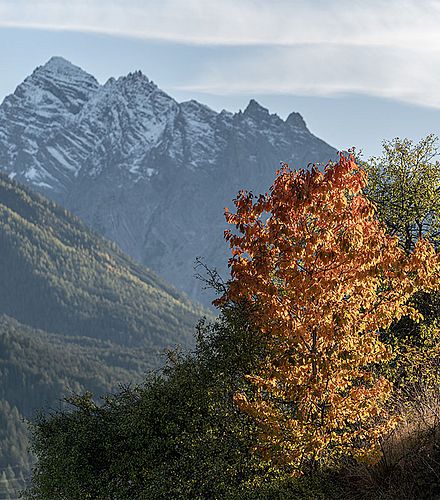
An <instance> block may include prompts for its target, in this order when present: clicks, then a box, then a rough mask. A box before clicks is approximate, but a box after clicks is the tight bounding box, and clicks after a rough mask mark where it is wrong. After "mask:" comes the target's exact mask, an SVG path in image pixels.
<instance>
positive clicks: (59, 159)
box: [0, 57, 336, 303]
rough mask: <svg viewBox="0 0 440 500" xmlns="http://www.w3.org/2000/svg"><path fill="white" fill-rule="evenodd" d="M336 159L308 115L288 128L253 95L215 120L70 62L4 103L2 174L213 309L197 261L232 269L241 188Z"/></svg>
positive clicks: (41, 73)
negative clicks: (233, 213) (230, 247)
mask: <svg viewBox="0 0 440 500" xmlns="http://www.w3.org/2000/svg"><path fill="white" fill-rule="evenodd" d="M335 153H336V152H335V150H334V149H333V148H332V147H330V146H329V145H328V144H326V143H325V142H323V141H322V140H320V139H318V138H317V137H315V136H314V135H313V134H312V133H311V132H310V131H309V130H308V128H307V126H306V124H305V122H304V120H303V118H302V117H301V115H300V114H299V113H295V112H294V113H291V114H290V115H289V117H288V118H287V120H285V121H284V120H282V119H281V118H280V117H279V116H277V115H276V114H271V113H270V112H269V111H268V110H267V109H266V108H264V107H263V106H261V105H260V104H258V103H257V102H256V101H255V100H251V101H250V102H249V105H248V106H247V108H246V109H245V110H244V111H243V112H241V111H240V112H238V113H230V112H228V111H222V112H221V113H217V112H216V111H214V110H212V109H210V108H209V107H207V106H205V105H203V104H200V103H199V102H197V101H194V100H191V101H188V102H183V103H178V102H176V101H175V100H174V99H173V98H172V97H171V96H169V95H168V94H166V93H165V92H163V91H162V90H161V89H159V88H158V87H157V86H156V85H155V84H154V83H153V82H152V81H150V80H149V79H148V78H147V77H146V76H145V75H143V74H142V73H141V72H139V71H137V72H134V73H130V74H129V75H127V76H124V77H120V78H118V79H114V78H111V79H110V80H108V81H107V82H106V83H105V84H104V85H99V83H98V82H97V81H96V80H95V78H94V77H93V76H91V75H89V74H88V73H86V72H85V71H83V70H82V69H80V68H78V67H77V66H74V65H73V64H71V63H70V62H68V61H66V60H65V59H63V58H60V57H54V58H52V59H50V61H48V62H47V63H46V64H45V65H44V66H41V67H39V68H37V69H36V70H35V71H34V72H33V73H32V75H31V76H29V77H28V78H26V79H25V81H24V82H23V83H22V84H21V85H19V86H18V87H17V89H16V91H15V92H14V94H13V95H11V96H8V97H6V99H5V100H4V101H3V103H2V104H1V106H0V169H2V170H3V171H6V172H7V173H8V174H9V175H10V176H11V177H14V178H15V179H16V180H18V181H21V182H25V183H27V184H29V185H31V186H33V187H34V188H36V189H37V190H40V191H42V192H43V193H45V194H46V195H48V196H50V197H52V198H53V199H55V200H57V201H58V202H60V203H61V204H63V205H65V206H66V207H67V208H69V209H70V210H72V211H73V212H74V213H76V214H77V215H79V216H80V217H82V218H83V219H84V220H85V221H86V222H88V223H89V224H90V225H91V226H93V227H94V228H95V229H96V230H98V231H99V232H101V233H102V234H104V235H105V236H106V237H108V238H110V239H112V240H114V241H116V242H117V243H118V244H119V245H120V246H121V247H122V248H123V249H124V250H125V251H127V252H128V253H129V254H131V255H132V256H133V257H135V258H136V259H138V260H140V261H142V262H143V263H144V264H146V265H147V266H149V267H151V268H152V269H154V270H155V271H157V272H158V273H159V274H161V275H163V276H164V277H165V278H166V279H168V280H169V281H170V282H172V283H174V284H175V285H176V286H177V287H179V288H181V289H183V290H185V291H186V292H187V293H188V294H189V295H190V296H192V297H193V298H196V299H199V300H201V301H202V302H205V303H207V302H208V301H209V300H211V299H212V297H209V296H207V295H203V293H202V291H201V287H200V284H199V282H198V281H196V280H195V279H194V278H193V274H194V271H193V263H194V260H195V258H196V257H197V256H202V257H205V260H206V262H207V264H208V265H211V266H213V267H217V268H218V269H219V270H220V271H222V272H226V262H227V253H228V251H227V246H226V244H225V243H224V241H223V229H224V228H225V222H224V216H223V211H224V207H225V206H226V205H231V200H232V199H233V198H234V197H235V195H236V193H237V191H238V190H239V189H242V188H245V189H250V190H253V191H254V192H262V191H266V190H267V188H268V187H269V186H270V184H271V183H272V181H273V178H274V175H275V170H276V169H277V168H278V166H279V163H280V162H281V161H283V162H287V163H289V164H291V165H294V166H305V165H307V164H308V163H310V162H327V161H328V160H329V159H332V158H334V157H335Z"/></svg>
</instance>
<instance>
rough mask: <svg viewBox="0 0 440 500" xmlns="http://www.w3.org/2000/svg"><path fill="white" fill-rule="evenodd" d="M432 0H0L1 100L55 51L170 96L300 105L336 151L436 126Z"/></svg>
mask: <svg viewBox="0 0 440 500" xmlns="http://www.w3.org/2000/svg"><path fill="white" fill-rule="evenodd" d="M439 25H440V0H387V1H386V2H385V1H383V0H380V1H379V0H363V1H359V0H270V1H267V0H217V1H212V0H105V1H104V0H69V1H66V0H0V44H1V45H0V46H1V47H2V49H3V50H1V51H0V75H1V78H0V100H1V99H2V98H3V97H5V96H6V95H7V94H9V93H11V92H13V91H14V89H15V87H16V86H17V85H18V84H19V83H20V82H21V81H22V80H23V79H24V78H25V77H26V76H27V75H29V74H30V73H31V72H32V71H33V69H34V68H35V67H36V66H39V65H41V64H44V63H45V62H46V61H47V60H48V59H49V58H50V57H51V56H53V55H58V56H63V57H65V58H66V59H68V60H70V61H71V62H73V63H74V64H77V65H79V66H81V67H82V68H83V69H84V70H86V71H88V72H89V73H92V74H93V75H94V76H95V77H97V78H98V80H99V81H100V82H101V83H104V82H105V81H106V80H107V79H108V78H109V77H111V76H114V77H117V76H120V75H124V74H127V73H128V72H130V71H135V70H138V69H140V70H141V71H142V72H143V73H145V74H146V75H147V76H148V77H149V78H150V79H152V80H154V81H155V82H156V83H157V84H158V85H159V87H161V88H162V89H163V90H165V91H166V92H168V93H169V94H171V95H172V96H173V97H175V98H176V99H177V100H179V101H182V100H188V99H197V100H199V101H201V102H203V103H205V104H207V105H209V106H211V107H212V108H214V109H216V110H219V111H220V110H221V109H224V108H225V109H228V110H230V111H237V110H238V109H244V108H245V107H246V105H247V103H248V101H249V100H250V99H251V98H254V99H256V100H257V101H258V102H260V104H262V105H263V106H265V107H267V108H269V110H270V111H271V112H274V113H275V112H276V113H278V114H279V115H280V116H281V117H282V118H285V117H287V115H288V114H289V113H290V112H292V111H299V112H300V113H301V114H302V115H303V117H304V119H305V121H306V123H307V125H308V127H309V129H310V130H311V131H312V132H313V133H314V134H315V135H317V136H319V137H321V138H322V139H324V140H326V141H327V142H329V143H330V144H331V145H333V146H334V147H336V148H338V149H347V148H349V147H352V146H355V147H357V148H358V149H361V150H362V151H363V152H364V155H365V156H367V157H368V156H370V155H377V154H379V153H380V151H381V142H382V140H383V139H392V138H393V137H397V136H399V137H409V138H411V139H413V140H419V139H420V138H421V137H422V136H424V135H426V134H428V133H430V132H433V133H436V134H440V91H439V83H440V82H439V80H440V30H438V26H439Z"/></svg>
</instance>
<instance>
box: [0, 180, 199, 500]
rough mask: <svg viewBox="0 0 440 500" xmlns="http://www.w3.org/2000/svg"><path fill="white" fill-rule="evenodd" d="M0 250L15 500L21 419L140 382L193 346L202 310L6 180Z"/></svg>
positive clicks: (0, 316) (1, 474)
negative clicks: (176, 349)
mask: <svg viewBox="0 0 440 500" xmlns="http://www.w3.org/2000/svg"><path fill="white" fill-rule="evenodd" d="M0 249H1V266H0V378H1V381H2V383H1V385H0V421H1V422H2V425H1V426H0V498H9V496H10V497H11V498H15V497H16V493H15V492H14V491H15V489H16V488H22V487H23V486H24V482H23V477H24V476H28V474H29V466H30V463H31V461H32V460H33V458H32V456H31V455H30V454H29V453H28V447H29V445H28V440H27V439H28V438H27V430H26V424H25V421H24V418H25V417H26V418H29V417H31V416H33V415H34V414H35V412H36V411H37V410H40V409H41V408H43V407H44V408H47V407H51V408H58V407H60V404H61V403H60V400H61V399H62V398H64V397H66V396H69V395H72V394H74V393H84V392H86V391H91V392H93V393H94V394H96V395H103V394H105V393H107V392H109V391H111V390H116V389H117V387H118V386H119V385H120V384H129V383H134V382H139V381H140V380H141V377H142V376H143V375H144V374H145V372H146V371H148V370H151V369H154V368H157V367H159V366H160V365H161V364H162V363H163V358H162V357H161V355H160V353H161V352H162V351H163V350H164V349H165V348H167V347H173V346H175V345H176V344H179V345H180V346H182V347H183V348H184V349H185V348H189V347H191V346H192V345H193V330H194V326H195V324H196V323H197V321H198V319H199V318H200V317H201V316H202V314H203V312H204V311H203V310H202V308H201V307H198V306H196V305H194V304H192V303H191V302H190V301H189V300H188V299H186V298H185V297H183V296H182V295H181V294H179V293H178V292H177V291H176V290H174V289H173V288H172V287H170V286H168V285H167V284H165V283H164V282H163V281H162V280H161V279H160V278H158V277H157V276H156V275H155V274H154V273H152V272H150V271H149V270H147V269H145V268H143V267H142V266H140V265H138V264H136V263H134V262H133V261H132V260H131V259H130V258H128V257H126V256H125V255H124V254H123V253H122V252H121V251H120V250H119V249H118V248H117V247H116V246H115V245H114V244H111V243H109V242H107V241H105V240H104V239H102V238H100V237H98V236H97V235H96V234H94V233H93V232H92V231H90V230H89V229H87V228H86V226H85V225H84V224H83V223H81V222H80V221H79V220H78V219H77V218H76V217H74V216H72V215H70V214H69V213H68V212H67V211H66V210H64V209H62V208H60V207H59V206H57V205H56V204H54V203H52V202H50V201H48V200H46V199H45V198H43V197H42V196H40V195H38V194H35V193H32V192H31V191H30V190H28V189H26V188H23V187H22V186H20V185H19V184H17V183H15V182H14V181H11V180H10V179H9V178H8V177H6V176H4V175H0ZM2 495H3V496H2Z"/></svg>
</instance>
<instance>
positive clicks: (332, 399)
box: [216, 155, 439, 474]
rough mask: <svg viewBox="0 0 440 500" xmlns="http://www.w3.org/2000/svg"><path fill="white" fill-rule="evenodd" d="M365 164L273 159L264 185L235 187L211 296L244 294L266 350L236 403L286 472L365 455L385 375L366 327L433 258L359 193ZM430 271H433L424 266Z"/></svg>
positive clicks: (372, 331) (380, 412)
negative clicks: (223, 256)
mask: <svg viewBox="0 0 440 500" xmlns="http://www.w3.org/2000/svg"><path fill="white" fill-rule="evenodd" d="M366 184H367V176H366V173H365V171H364V170H363V169H362V168H360V167H359V166H358V165H357V164H356V163H355V162H354V160H353V158H352V157H346V156H343V155H342V156H341V157H340V160H339V162H338V163H337V164H332V165H328V166H327V167H326V168H325V170H324V172H323V173H322V172H320V171H318V169H316V168H312V169H311V170H300V171H298V172H294V171H291V170H290V169H289V168H288V167H287V166H284V167H283V168H282V169H281V170H280V171H279V172H278V175H277V178H276V179H275V182H274V184H273V186H272V187H271V189H270V192H269V193H266V194H265V195H260V196H259V197H258V198H255V197H254V196H253V195H252V193H247V192H244V191H242V192H240V193H239V195H238V197H237V199H236V200H234V202H235V206H236V212H235V213H229V212H228V211H227V212H226V219H227V222H228V223H230V224H232V225H235V227H236V231H235V232H232V231H226V232H225V237H226V239H227V240H228V241H229V244H230V246H231V250H232V258H231V259H230V261H229V265H230V268H231V281H230V283H229V286H228V290H227V291H226V293H225V294H224V296H223V297H222V298H221V299H219V300H218V301H217V302H216V304H217V305H221V304H222V303H223V302H225V301H233V302H237V303H246V304H248V305H249V306H250V307H251V308H252V310H253V311H254V312H253V316H252V322H253V324H254V327H256V328H257V329H258V330H259V331H260V332H262V333H263V334H264V335H265V336H266V340H267V342H268V344H269V346H270V348H269V351H270V355H269V357H268V360H267V363H266V364H265V366H264V367H263V368H262V369H261V370H260V371H258V372H256V373H254V374H253V375H251V376H249V377H248V378H249V380H250V381H251V382H252V387H253V390H251V391H241V392H238V393H237V394H236V396H235V401H236V404H237V405H238V406H239V408H240V409H241V410H243V411H244V412H245V413H247V414H249V415H251V416H252V417H253V418H254V419H255V421H256V423H257V424H258V426H259V428H260V431H261V434H260V443H259V445H258V449H259V451H260V452H261V453H262V454H263V456H264V457H265V458H266V459H267V460H268V461H269V462H270V463H272V464H273V465H274V466H278V465H281V466H284V467H285V466H287V467H288V468H290V469H291V471H292V473H294V474H298V473H301V471H302V470H304V468H305V467H306V465H307V464H310V463H317V462H327V463H332V462H333V461H334V460H336V459H337V458H338V457H340V456H341V455H348V456H352V457H354V458H356V459H358V460H365V461H375V460H377V458H378V457H379V456H380V452H379V440H380V437H381V436H382V435H383V434H384V433H386V432H387V431H388V430H389V429H391V428H392V427H393V425H394V423H395V421H394V419H393V418H392V417H390V416H389V415H388V414H387V411H386V401H387V399H388V397H389V395H390V391H391V384H390V382H389V381H387V380H386V379H385V378H383V377H380V376H379V375H377V370H373V369H372V368H373V367H374V366H377V365H378V364H380V363H383V362H386V361H387V360H389V359H390V356H391V352H390V349H389V348H387V346H386V345H384V344H383V343H382V342H381V341H380V339H379V336H378V333H377V332H378V331H379V330H380V329H386V328H387V327H389V325H390V324H391V323H392V322H393V321H395V320H396V319H399V318H401V317H402V316H404V315H410V316H413V317H416V316H417V312H416V311H415V310H414V308H412V307H411V306H409V305H407V300H408V298H409V297H410V296H411V295H412V294H413V293H414V292H415V291H416V290H419V289H431V288H433V287H435V286H436V285H438V272H439V259H438V257H437V256H436V254H435V251H434V249H433V247H432V246H431V245H430V244H429V243H428V242H427V241H425V240H423V239H419V240H418V242H417V243H416V245H415V248H414V251H413V252H412V253H411V255H407V254H406V253H405V252H404V250H403V249H401V248H400V247H399V245H398V239H397V238H396V237H392V236H391V235H389V234H387V232H386V230H385V227H384V226H383V225H382V223H381V222H380V221H379V220H378V218H377V216H376V212H375V207H374V205H373V204H372V203H371V202H370V201H369V200H368V199H367V198H366V197H365V196H364V195H363V193H362V190H363V189H364V188H365V186H366ZM436 273H437V274H436Z"/></svg>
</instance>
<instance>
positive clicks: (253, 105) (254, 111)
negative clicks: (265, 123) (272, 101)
mask: <svg viewBox="0 0 440 500" xmlns="http://www.w3.org/2000/svg"><path fill="white" fill-rule="evenodd" d="M243 115H244V116H245V117H250V118H254V119H256V120H261V119H266V118H268V117H269V116H270V114H269V110H268V109H267V108H265V107H263V106H262V105H261V104H260V103H258V102H257V101H256V100H255V99H251V100H250V101H249V104H248V105H247V107H246V109H245V110H244V113H243Z"/></svg>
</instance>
